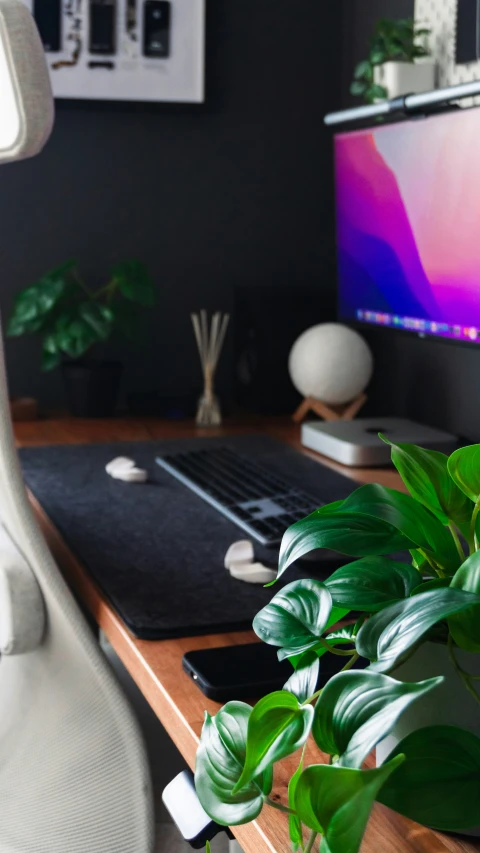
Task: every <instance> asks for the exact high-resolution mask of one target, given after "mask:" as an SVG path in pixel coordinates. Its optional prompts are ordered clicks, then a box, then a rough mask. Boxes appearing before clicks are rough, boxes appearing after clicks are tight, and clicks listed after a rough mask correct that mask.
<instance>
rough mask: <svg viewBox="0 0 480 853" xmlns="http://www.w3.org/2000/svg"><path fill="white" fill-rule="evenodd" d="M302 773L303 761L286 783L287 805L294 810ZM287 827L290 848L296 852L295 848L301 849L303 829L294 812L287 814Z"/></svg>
mask: <svg viewBox="0 0 480 853" xmlns="http://www.w3.org/2000/svg"><path fill="white" fill-rule="evenodd" d="M302 773H303V762H301V763H300V765H299V767H298V768H297V770H296V772H295V773H294V774H293V776H292V778H291V779H290V782H289V783H288V805H289V807H290V808H291V809H292V811H295V793H296V790H297V785H298V780H299V779H300V776H301V775H302ZM288 829H289V833H290V841H291V842H292V850H293V853H296V851H297V850H301V849H302V847H303V831H302V822H301V820H300V818H299V817H298V816H297V815H296V814H290V815H289V816H288Z"/></svg>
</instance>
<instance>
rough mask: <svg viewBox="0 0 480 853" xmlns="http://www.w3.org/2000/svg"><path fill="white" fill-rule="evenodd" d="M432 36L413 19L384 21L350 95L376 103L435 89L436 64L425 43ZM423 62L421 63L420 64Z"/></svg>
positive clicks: (373, 40)
mask: <svg viewBox="0 0 480 853" xmlns="http://www.w3.org/2000/svg"><path fill="white" fill-rule="evenodd" d="M430 34H431V31H430V30H429V29H427V28H426V27H417V26H416V25H415V22H414V21H413V19H411V18H406V19H402V20H398V21H392V20H389V19H388V18H381V19H380V20H379V21H378V22H377V24H376V26H375V31H374V34H373V36H372V39H371V42H370V51H369V54H368V58H367V59H365V60H363V61H362V62H360V63H359V64H358V65H357V67H356V69H355V74H354V78H355V79H354V81H353V83H352V85H351V87H350V93H351V94H352V95H355V96H359V97H362V98H363V99H364V100H365V101H366V102H367V103H369V104H373V103H375V102H376V101H378V100H384V99H385V98H395V97H398V96H399V95H406V94H409V93H411V92H424V91H428V90H429V89H433V88H434V86H435V65H434V63H433V61H431V60H429V59H428V57H429V56H430V52H429V50H428V48H427V47H426V43H425V40H426V39H427V38H428V36H429V35H430ZM419 60H420V61H419Z"/></svg>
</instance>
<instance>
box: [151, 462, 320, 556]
mask: <svg viewBox="0 0 480 853" xmlns="http://www.w3.org/2000/svg"><path fill="white" fill-rule="evenodd" d="M156 461H157V463H158V465H160V467H161V468H163V469H164V470H165V471H168V473H169V474H171V475H172V476H173V477H175V478H176V479H177V480H179V481H180V482H181V483H183V484H184V485H185V486H187V487H188V488H189V489H191V491H192V492H195V494H196V495H198V496H199V497H200V498H202V499H203V500H204V501H206V502H207V503H209V504H211V506H213V507H215V509H216V510H218V512H221V513H222V514H223V515H225V516H226V517H227V518H229V519H230V521H233V522H234V523H235V524H237V525H238V527H241V528H242V530H244V531H245V532H246V533H248V534H249V535H250V536H252V537H253V538H254V539H256V540H257V541H258V542H261V543H262V545H267V546H271V547H273V546H276V545H279V543H280V542H281V539H282V536H283V534H284V533H285V530H286V529H287V527H290V525H291V524H294V523H295V522H296V521H299V520H300V519H301V518H305V516H306V515H309V514H310V513H311V512H313V511H314V510H315V509H318V507H319V506H321V505H322V502H321V501H319V499H318V498H316V497H314V496H313V495H309V494H307V493H306V492H303V491H301V490H300V489H298V488H296V487H294V486H292V484H291V483H288V482H286V481H284V480H282V479H280V477H278V476H277V475H276V474H273V473H272V472H271V471H269V469H268V468H267V467H266V466H265V467H263V466H262V465H259V464H258V463H255V462H252V461H251V460H250V459H249V458H248V457H247V456H242V455H241V454H240V453H237V452H236V451H234V450H231V449H230V448H228V447H217V448H210V449H208V450H193V451H189V452H183V453H172V454H168V455H165V456H159V457H157V460H156Z"/></svg>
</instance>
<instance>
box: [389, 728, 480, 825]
mask: <svg viewBox="0 0 480 853" xmlns="http://www.w3.org/2000/svg"><path fill="white" fill-rule="evenodd" d="M399 753H402V754H404V755H405V761H404V763H403V764H402V766H401V767H399V769H398V770H397V772H396V773H395V774H394V775H393V776H391V777H390V778H389V779H388V781H387V782H386V783H385V786H384V787H383V788H382V790H381V792H380V794H379V796H378V799H379V800H380V802H382V803H384V804H385V805H386V806H389V807H390V808H393V809H394V810H395V811H396V812H400V814H403V815H405V816H406V817H409V818H411V819H412V820H416V821H418V823H422V824H424V825H425V826H431V827H433V828H434V829H440V830H446V831H449V832H461V831H462V830H468V829H472V828H473V827H476V826H478V824H479V823H480V806H479V803H480V739H479V738H478V737H476V736H475V735H474V734H472V733H471V732H468V731H464V730H463V729H457V728H455V727H454V726H428V727H427V728H423V729H417V731H415V732H413V733H412V734H410V735H408V736H407V737H406V738H405V739H404V740H403V741H402V742H401V743H399V744H398V746H397V747H396V749H395V750H394V752H393V753H392V754H391V755H390V757H389V759H388V760H389V761H391V759H392V758H394V757H395V756H397V755H398V754H399Z"/></svg>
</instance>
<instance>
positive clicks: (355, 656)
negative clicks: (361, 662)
mask: <svg viewBox="0 0 480 853" xmlns="http://www.w3.org/2000/svg"><path fill="white" fill-rule="evenodd" d="M359 657H360V655H359V654H358V652H355V653H354V654H353V655H352V657H351V658H350V660H349V661H348V663H346V664H345V666H344V667H343V669H342V670H341V671H342V672H347V671H348V670H349V669H351V668H352V666H355V664H356V662H357V660H358V659H359Z"/></svg>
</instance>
